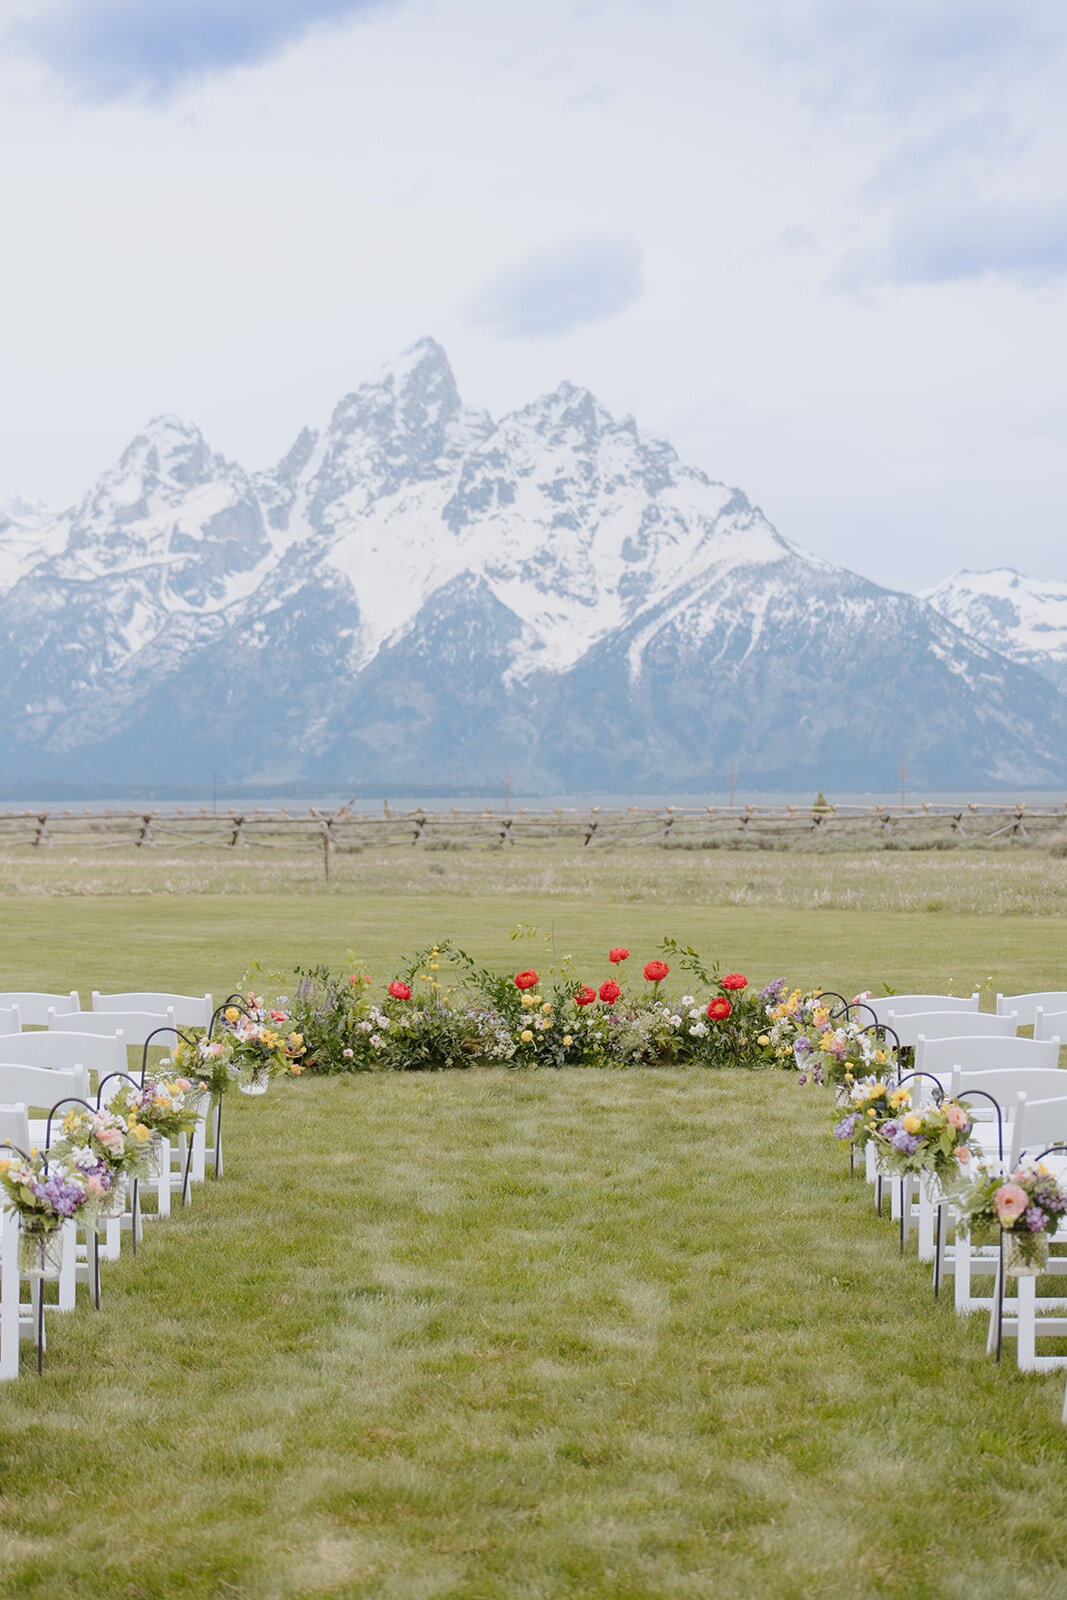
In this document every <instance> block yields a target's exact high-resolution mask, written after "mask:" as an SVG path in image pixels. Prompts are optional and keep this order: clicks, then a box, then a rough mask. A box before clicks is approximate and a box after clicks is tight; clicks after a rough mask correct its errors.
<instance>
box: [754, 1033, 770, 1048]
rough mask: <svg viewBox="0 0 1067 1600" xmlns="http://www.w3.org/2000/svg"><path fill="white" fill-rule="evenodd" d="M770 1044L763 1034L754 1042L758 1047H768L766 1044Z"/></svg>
mask: <svg viewBox="0 0 1067 1600" xmlns="http://www.w3.org/2000/svg"><path fill="white" fill-rule="evenodd" d="M770 1042H771V1041H770V1040H769V1039H768V1037H767V1035H766V1034H765V1033H761V1034H760V1036H759V1038H758V1039H757V1040H756V1043H757V1044H758V1045H760V1046H763V1045H768V1044H770Z"/></svg>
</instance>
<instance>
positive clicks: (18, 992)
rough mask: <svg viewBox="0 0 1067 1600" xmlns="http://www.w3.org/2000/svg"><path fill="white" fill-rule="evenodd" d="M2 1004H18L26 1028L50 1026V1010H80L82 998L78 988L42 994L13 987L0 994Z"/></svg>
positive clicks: (0, 1004)
mask: <svg viewBox="0 0 1067 1600" xmlns="http://www.w3.org/2000/svg"><path fill="white" fill-rule="evenodd" d="M0 1006H18V1008H19V1014H20V1016H21V1018H22V1026H23V1027H24V1028H45V1027H47V1026H48V1012H49V1009H51V1010H52V1011H78V1010H80V1009H81V1000H80V999H79V998H78V991H77V989H71V990H70V992H69V993H68V994H40V993H38V992H37V991H36V990H33V989H11V990H8V991H7V992H6V993H2V994H0Z"/></svg>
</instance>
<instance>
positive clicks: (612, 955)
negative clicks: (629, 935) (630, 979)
mask: <svg viewBox="0 0 1067 1600" xmlns="http://www.w3.org/2000/svg"><path fill="white" fill-rule="evenodd" d="M629 954H630V952H629V950H624V949H622V947H621V946H620V947H619V948H618V949H616V950H609V951H608V960H609V961H613V962H614V963H615V965H616V966H618V964H619V962H620V961H625V960H626V958H627V956H628V955H629Z"/></svg>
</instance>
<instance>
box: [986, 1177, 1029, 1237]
mask: <svg viewBox="0 0 1067 1600" xmlns="http://www.w3.org/2000/svg"><path fill="white" fill-rule="evenodd" d="M993 1204H994V1205H995V1206H996V1208H997V1216H998V1217H999V1219H1000V1225H1001V1227H1002V1228H1010V1227H1011V1225H1012V1223H1013V1222H1015V1221H1017V1220H1018V1218H1019V1217H1021V1216H1022V1214H1023V1212H1024V1211H1025V1210H1026V1208H1027V1206H1028V1205H1029V1204H1030V1196H1029V1195H1028V1194H1027V1192H1026V1190H1025V1189H1023V1188H1021V1187H1020V1186H1019V1184H1017V1183H1002V1184H1001V1186H1000V1188H999V1189H998V1190H997V1192H996V1193H995V1194H994V1196H993Z"/></svg>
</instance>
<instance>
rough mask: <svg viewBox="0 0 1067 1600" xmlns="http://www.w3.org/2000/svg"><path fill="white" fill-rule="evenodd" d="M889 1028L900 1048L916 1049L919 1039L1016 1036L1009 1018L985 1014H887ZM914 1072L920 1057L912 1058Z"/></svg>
mask: <svg viewBox="0 0 1067 1600" xmlns="http://www.w3.org/2000/svg"><path fill="white" fill-rule="evenodd" d="M886 1020H887V1022H888V1024H889V1026H890V1027H891V1028H892V1029H893V1031H894V1033H896V1035H897V1037H898V1038H899V1040H900V1042H901V1044H902V1045H910V1046H911V1047H912V1049H917V1047H918V1043H919V1040H920V1039H1008V1038H1011V1037H1013V1036H1014V1034H1015V1021H1014V1018H1012V1017H994V1016H992V1015H991V1014H990V1012H988V1011H913V1012H905V1014H904V1015H903V1016H898V1015H897V1013H896V1012H895V1011H890V1012H889V1013H888V1016H887V1019H886ZM915 1068H916V1071H919V1070H921V1069H920V1067H919V1057H918V1055H916V1057H915Z"/></svg>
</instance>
